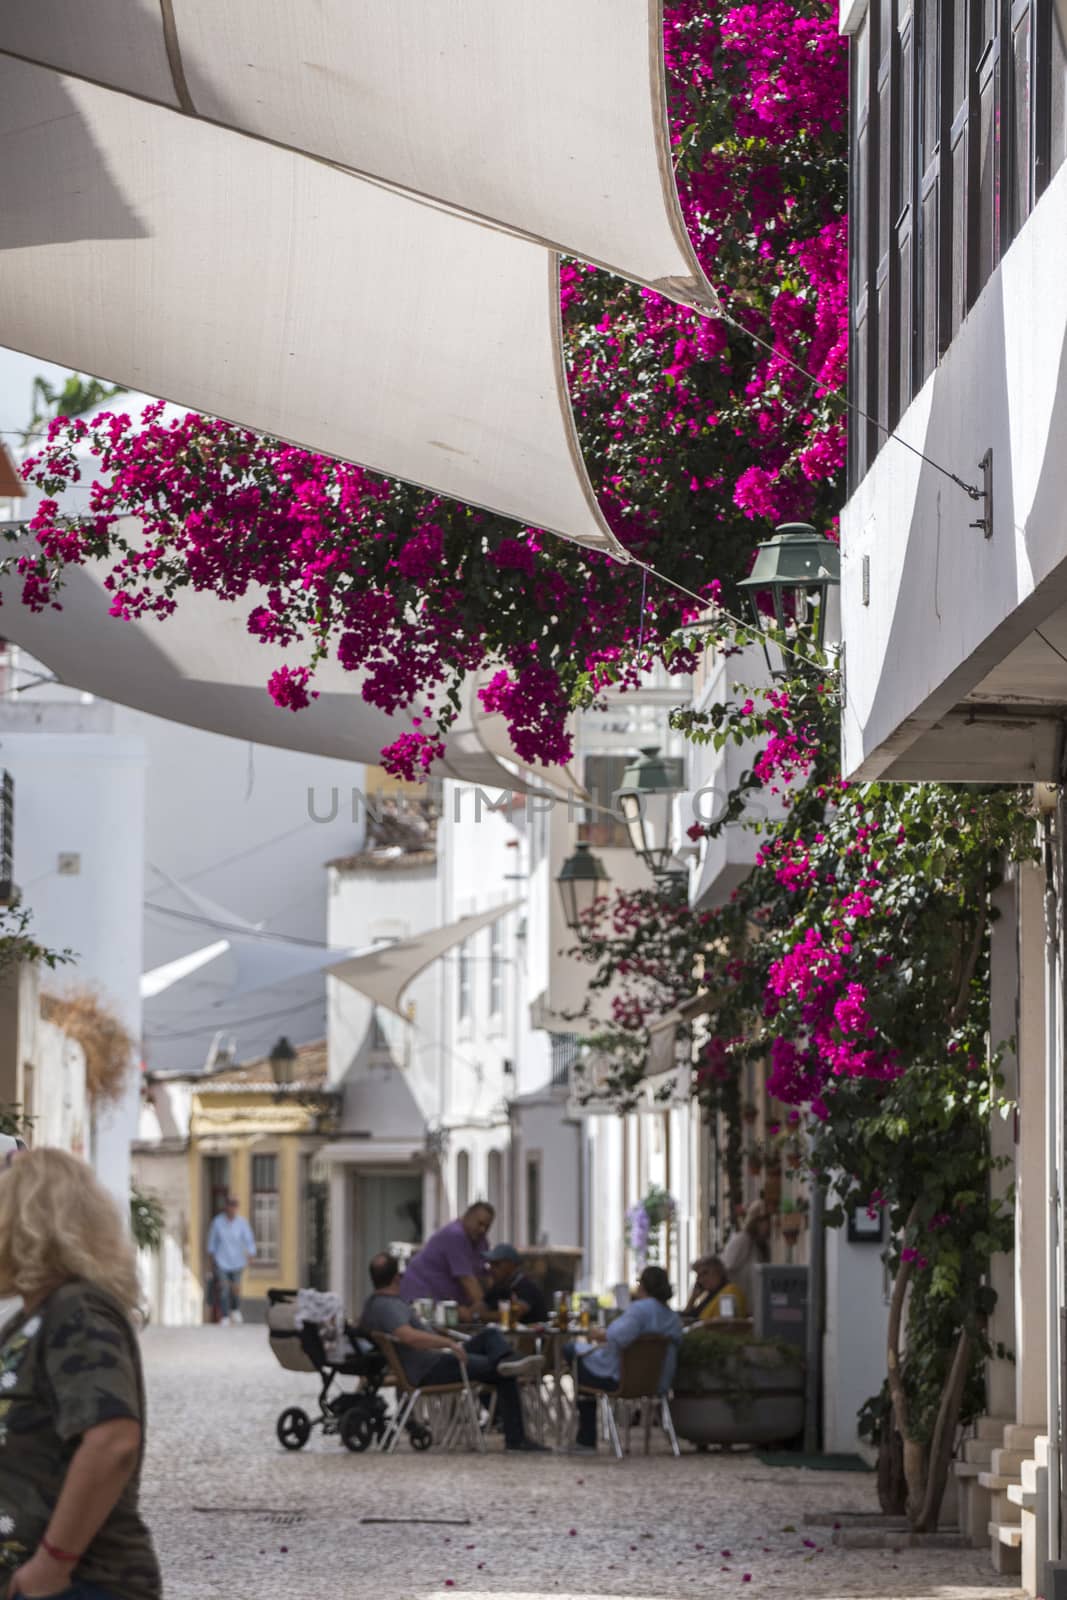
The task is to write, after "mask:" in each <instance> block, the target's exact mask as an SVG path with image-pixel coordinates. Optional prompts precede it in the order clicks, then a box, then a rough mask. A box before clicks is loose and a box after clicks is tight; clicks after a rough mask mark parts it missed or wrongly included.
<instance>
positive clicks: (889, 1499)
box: [878, 1417, 908, 1517]
mask: <svg viewBox="0 0 1067 1600" xmlns="http://www.w3.org/2000/svg"><path fill="white" fill-rule="evenodd" d="M878 1504H879V1506H880V1507H881V1509H882V1511H883V1512H884V1513H885V1515H886V1516H887V1517H902V1516H903V1515H904V1513H905V1511H907V1509H908V1485H907V1483H906V1482H905V1479H904V1444H903V1441H902V1439H901V1437H900V1434H899V1432H898V1431H897V1428H896V1425H895V1424H894V1422H893V1419H892V1418H891V1417H890V1418H889V1419H888V1420H887V1422H886V1425H885V1428H884V1429H883V1430H882V1437H881V1440H880V1442H879V1445H878Z"/></svg>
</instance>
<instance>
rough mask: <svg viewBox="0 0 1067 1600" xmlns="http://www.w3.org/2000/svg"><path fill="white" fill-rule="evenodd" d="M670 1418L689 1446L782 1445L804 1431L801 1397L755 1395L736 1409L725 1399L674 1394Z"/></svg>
mask: <svg viewBox="0 0 1067 1600" xmlns="http://www.w3.org/2000/svg"><path fill="white" fill-rule="evenodd" d="M671 1416H672V1417H673V1418H674V1428H675V1432H676V1433H677V1435H678V1437H679V1439H687V1440H688V1441H689V1443H690V1444H779V1443H781V1444H784V1443H785V1442H786V1441H787V1440H790V1439H794V1438H795V1437H796V1436H797V1434H798V1433H800V1432H802V1430H803V1427H804V1394H803V1390H801V1391H800V1392H799V1393H796V1394H767V1395H758V1396H756V1397H755V1398H754V1399H753V1400H752V1401H750V1403H749V1404H748V1405H747V1406H745V1407H743V1408H738V1407H737V1406H736V1405H735V1403H734V1402H733V1401H732V1400H729V1399H727V1398H726V1396H725V1395H715V1394H676V1395H675V1396H674V1399H673V1400H672V1401H671Z"/></svg>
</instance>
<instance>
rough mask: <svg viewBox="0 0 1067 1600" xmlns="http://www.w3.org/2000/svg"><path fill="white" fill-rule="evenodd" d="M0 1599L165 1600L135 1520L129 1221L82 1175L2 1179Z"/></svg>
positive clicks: (58, 1155)
mask: <svg viewBox="0 0 1067 1600" xmlns="http://www.w3.org/2000/svg"><path fill="white" fill-rule="evenodd" d="M0 1295H18V1296H19V1297H20V1298H21V1300H22V1306H21V1309H20V1310H19V1311H18V1312H17V1313H16V1315H15V1316H14V1317H12V1318H10V1319H9V1320H8V1322H7V1323H6V1324H5V1325H4V1326H3V1327H2V1328H0V1595H3V1596H4V1597H5V1600H16V1597H23V1600H37V1597H45V1596H56V1597H58V1596H60V1595H61V1596H62V1597H63V1600H160V1595H161V1593H162V1590H161V1586H160V1574H159V1565H158V1562H157V1560H156V1555H155V1550H154V1549H153V1546H152V1539H151V1535H150V1534H149V1531H148V1529H147V1527H146V1526H145V1524H144V1522H143V1520H142V1518H141V1514H140V1511H139V1509H138V1487H139V1481H140V1475H141V1462H142V1459H143V1454H144V1428H145V1402H144V1380H143V1377H142V1373H141V1356H140V1350H139V1348H138V1342H137V1335H136V1333H135V1332H134V1328H133V1325H132V1322H131V1317H132V1316H133V1315H134V1314H135V1313H136V1311H137V1308H138V1304H139V1301H140V1286H139V1284H138V1281H137V1268H136V1263H135V1260H134V1255H133V1250H132V1248H131V1246H130V1242H129V1238H128V1235H127V1230H126V1227H125V1223H124V1220H123V1218H122V1217H121V1216H120V1214H119V1210H118V1207H117V1206H116V1204H115V1202H114V1200H113V1199H112V1197H111V1196H110V1195H109V1194H108V1193H107V1191H106V1190H105V1189H104V1188H103V1187H102V1186H101V1184H100V1183H98V1181H97V1179H96V1178H95V1177H94V1175H93V1173H92V1172H91V1170H90V1169H89V1167H87V1166H86V1165H85V1163H84V1162H83V1161H79V1160H77V1159H76V1157H74V1156H71V1155H68V1154H67V1153H66V1151H63V1150H50V1149H40V1150H32V1151H27V1152H26V1154H25V1155H20V1156H19V1158H18V1160H17V1161H14V1162H12V1163H11V1165H10V1166H9V1167H7V1168H6V1169H0Z"/></svg>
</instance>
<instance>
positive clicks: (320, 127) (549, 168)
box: [0, 0, 714, 307]
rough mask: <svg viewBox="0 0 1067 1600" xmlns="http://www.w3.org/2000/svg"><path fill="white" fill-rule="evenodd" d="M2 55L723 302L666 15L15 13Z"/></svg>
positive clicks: (613, 9) (155, 1)
mask: <svg viewBox="0 0 1067 1600" xmlns="http://www.w3.org/2000/svg"><path fill="white" fill-rule="evenodd" d="M0 49H3V50H4V51H7V52H9V53H11V54H12V55H14V56H18V57H20V58H22V59H24V60H27V61H31V62H37V63H38V64H40V65H43V66H48V67H51V68H52V69H54V70H56V71H59V72H62V73H67V74H70V75H71V76H72V77H82V78H85V79H86V80H88V81H90V82H95V83H98V84H101V85H105V86H107V87H109V88H112V89H115V90H118V91H120V92H121V93H123V94H125V95H129V96H134V97H137V98H141V99H145V100H148V101H153V102H155V103H156V104H158V105H161V106H165V107H167V108H168V109H169V110H170V111H172V112H178V113H182V114H184V115H185V116H186V117H188V118H190V119H192V118H196V119H199V120H202V121H207V122H211V123H214V124H216V125H217V126H218V127H220V128H226V129H231V130H233V131H236V132H239V133H243V134H245V135H246V136H251V137H253V138H259V139H263V140H267V141H270V142H272V143H274V144H277V145H279V146H281V147H282V148H284V149H286V150H291V151H296V152H299V153H300V154H302V155H305V156H313V157H317V158H319V159H321V160H323V161H326V162H330V163H334V164H336V165H338V166H340V167H343V168H345V169H347V170H348V171H350V172H352V173H357V174H362V175H364V176H366V177H369V178H373V179H376V180H379V181H381V182H383V183H386V184H390V185H394V186H396V187H398V188H400V189H403V190H405V191H407V192H408V193H410V194H412V195H417V196H420V197H424V198H428V199H431V200H433V201H436V202H439V203H442V204H444V205H446V206H450V207H454V208H456V209H457V210H460V211H463V212H464V213H466V214H467V215H468V216H470V217H473V218H476V219H480V220H486V221H489V222H491V223H493V224H495V225H498V226H500V227H503V228H506V229H508V230H509V231H512V232H514V233H517V234H521V235H523V236H525V237H526V238H529V239H533V240H536V241H538V242H540V243H542V244H546V245H548V246H550V247H552V248H555V249H558V250H564V251H567V252H568V253H570V254H572V255H575V256H579V257H581V258H583V259H584V260H586V261H591V262H596V263H599V264H600V265H603V266H606V267H608V268H610V269H611V270H613V271H615V272H618V273H620V274H621V275H622V276H623V277H629V278H632V279H634V280H635V281H637V282H641V283H646V284H651V285H654V286H656V287H659V288H661V289H663V290H664V292H665V293H668V294H671V295H673V296H674V297H676V298H678V299H682V300H687V301H689V302H691V303H693V304H696V305H701V306H704V307H707V306H711V305H713V304H714V294H713V291H712V290H711V288H710V286H709V285H708V283H707V281H706V279H705V278H704V275H703V273H702V272H701V269H700V266H699V264H698V262H697V260H696V257H695V254H694V252H693V249H692V246H691V244H690V241H689V239H688V236H687V234H686V231H685V227H684V224H683V222H682V220H681V215H680V211H679V206H678V200H677V194H676V191H675V187H674V178H673V173H672V167H671V157H670V140H669V133H668V128H667V119H666V114H665V101H664V67H663V16H662V4H661V3H660V0H537V4H536V5H524V6H520V5H516V4H513V3H507V0H505V3H501V0H226V3H225V4H220V3H219V0H93V3H92V4H91V5H87V4H86V3H85V0H5V4H4V6H3V8H2V16H0ZM175 137H180V135H175ZM238 159H240V158H238Z"/></svg>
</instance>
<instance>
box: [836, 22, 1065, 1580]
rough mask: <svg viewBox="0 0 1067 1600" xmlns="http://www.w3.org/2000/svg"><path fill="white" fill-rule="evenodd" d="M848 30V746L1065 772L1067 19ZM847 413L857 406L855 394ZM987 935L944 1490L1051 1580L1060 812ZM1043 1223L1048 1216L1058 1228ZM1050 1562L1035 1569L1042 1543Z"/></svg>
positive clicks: (996, 1554)
mask: <svg viewBox="0 0 1067 1600" xmlns="http://www.w3.org/2000/svg"><path fill="white" fill-rule="evenodd" d="M841 22H842V28H843V30H844V31H845V32H846V33H848V34H849V36H850V39H851V71H852V108H851V134H850V137H851V152H850V153H851V185H852V195H851V203H850V210H851V216H852V222H853V227H852V240H851V250H852V281H851V293H850V312H851V323H852V325H851V333H850V337H851V378H850V382H851V389H852V396H851V397H852V400H853V403H854V405H853V413H852V425H851V438H850V481H849V494H848V500H847V504H846V506H845V508H844V512H843V515H842V524H841V526H842V568H841V573H842V590H841V593H842V618H843V634H844V647H845V707H844V717H843V731H844V751H845V761H844V766H845V771H846V774H852V775H857V776H860V777H882V778H887V779H901V780H930V779H942V780H946V781H956V782H968V783H971V782H973V783H988V782H1008V783H1021V784H1026V783H1034V784H1037V785H1039V786H1042V785H1058V784H1061V783H1062V781H1063V779H1064V777H1065V772H1064V765H1063V755H1064V729H1065V711H1067V604H1065V603H1067V523H1065V518H1064V510H1063V507H1064V489H1065V487H1067V482H1065V474H1067V448H1065V447H1067V383H1065V373H1067V280H1065V277H1064V274H1063V270H1062V261H1063V239H1064V235H1065V228H1067V165H1065V161H1064V158H1065V155H1067V100H1065V94H1064V84H1065V81H1067V18H1065V16H1064V13H1063V10H1062V8H1061V7H1060V6H1059V5H1057V4H1051V5H1047V6H1046V5H1040V4H1033V5H1030V4H1018V5H1015V6H1012V7H1000V6H980V5H970V4H963V3H960V4H955V5H946V6H942V7H938V6H937V5H936V4H934V3H932V0H914V3H912V0H869V3H868V0H843V4H842V9H841ZM862 413H866V415H863V414H862ZM1035 798H1036V805H1035V830H1036V832H1037V836H1038V838H1039V839H1040V841H1041V844H1042V855H1043V860H1042V862H1041V864H1039V865H1032V864H1026V865H1023V866H1019V867H1016V868H1014V869H1012V870H1011V871H1010V873H1009V875H1008V879H1007V881H1006V883H1005V885H1004V887H1003V889H1002V890H1001V891H1000V901H1001V903H1000V906H999V910H1000V912H1001V920H1000V922H999V923H998V924H997V928H996V930H995V934H994V950H993V978H992V982H993V997H992V998H993V1011H994V1027H993V1030H992V1031H993V1034H994V1043H999V1042H1000V1041H1001V1040H1008V1041H1012V1040H1013V1041H1014V1049H1013V1050H1012V1051H1011V1053H1010V1054H1009V1057H1008V1059H1007V1062H1006V1073H1007V1078H1008V1092H1009V1093H1010V1094H1012V1095H1013V1096H1014V1098H1015V1099H1016V1100H1017V1105H1018V1111H1017V1117H1016V1123H1015V1126H1014V1128H1011V1127H1009V1128H1007V1129H1005V1128H1003V1127H998V1128H995V1129H994V1139H995V1140H996V1141H998V1148H999V1149H1000V1153H1002V1154H1004V1155H1005V1156H1007V1157H1008V1158H1009V1160H1010V1161H1011V1162H1012V1165H1013V1168H1014V1174H1015V1179H1016V1250H1015V1255H1014V1259H1011V1258H1006V1259H1004V1260H1001V1261H997V1262H995V1263H994V1265H993V1280H994V1286H995V1287H996V1288H997V1289H998V1292H999V1297H1000V1298H999V1301H998V1307H997V1311H996V1314H995V1318H994V1323H995V1325H994V1327H993V1328H992V1329H991V1338H992V1340H993V1342H994V1344H996V1343H997V1341H998V1340H1000V1341H1002V1342H1003V1345H1004V1347H1005V1348H1006V1349H1007V1350H1008V1351H1010V1352H1011V1355H1012V1358H1013V1360H1012V1361H1011V1362H1008V1361H993V1362H991V1363H990V1365H989V1371H988V1383H987V1388H988V1399H987V1403H988V1408H989V1416H988V1417H986V1418H985V1419H983V1421H982V1422H981V1423H980V1424H979V1425H978V1428H977V1430H976V1431H975V1437H974V1438H973V1439H970V1440H967V1441H965V1442H964V1443H963V1445H962V1449H961V1452H960V1458H959V1460H958V1461H957V1465H956V1471H957V1476H958V1479H959V1483H960V1488H961V1514H962V1518H963V1522H964V1525H965V1526H966V1527H967V1529H968V1531H969V1532H970V1534H971V1536H972V1538H973V1539H974V1541H975V1542H976V1543H986V1542H987V1541H988V1542H989V1543H990V1546H991V1551H992V1555H993V1560H994V1564H995V1565H996V1566H997V1567H998V1569H1000V1570H1006V1571H1011V1570H1016V1571H1017V1570H1019V1568H1020V1563H1021V1569H1022V1578H1023V1584H1024V1587H1025V1588H1026V1589H1027V1591H1028V1592H1029V1593H1031V1594H1033V1593H1036V1592H1040V1593H1043V1594H1045V1595H1052V1594H1060V1593H1061V1592H1067V1590H1062V1591H1061V1589H1060V1588H1058V1587H1056V1584H1057V1583H1059V1584H1063V1583H1064V1581H1065V1578H1064V1574H1063V1572H1062V1570H1061V1571H1059V1573H1057V1563H1058V1562H1062V1559H1063V1557H1064V1555H1065V1553H1067V1552H1065V1548H1064V1531H1065V1529H1067V1516H1065V1508H1064V1502H1063V1495H1062V1489H1061V1482H1062V1432H1063V1426H1062V1418H1063V1404H1064V1395H1063V1393H1062V1391H1061V1380H1060V1372H1061V1370H1062V1355H1063V1352H1062V1349H1061V1335H1060V1318H1061V1313H1062V1310H1063V1306H1064V1257H1063V1246H1062V1239H1063V1226H1062V1224H1063V1217H1062V1200H1061V1199H1060V1196H1061V1195H1062V1193H1063V1173H1064V1160H1063V1103H1064V1101H1063V1082H1064V1072H1063V1047H1062V1040H1063V986H1062V963H1061V955H1060V951H1061V946H1062V939H1063V928H1064V919H1063V885H1064V877H1063V845H1062V841H1063V833H1064V821H1065V816H1064V810H1063V806H1062V802H1061V801H1060V799H1059V795H1058V793H1057V791H1056V790H1055V789H1053V788H1047V789H1046V788H1043V787H1039V789H1038V790H1037V791H1036V793H1035ZM1057 1241H1059V1242H1057ZM1049 1558H1051V1562H1052V1565H1051V1566H1050V1567H1049V1568H1048V1572H1047V1574H1046V1569H1045V1564H1046V1561H1047V1560H1049Z"/></svg>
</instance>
